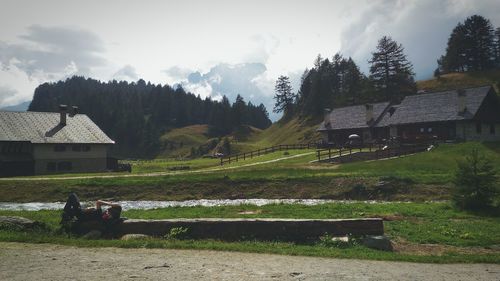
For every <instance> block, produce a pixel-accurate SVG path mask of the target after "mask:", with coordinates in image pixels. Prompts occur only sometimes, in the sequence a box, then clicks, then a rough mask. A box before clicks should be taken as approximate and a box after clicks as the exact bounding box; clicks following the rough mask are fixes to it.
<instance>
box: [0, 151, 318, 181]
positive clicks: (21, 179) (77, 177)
mask: <svg viewBox="0 0 500 281" xmlns="http://www.w3.org/2000/svg"><path fill="white" fill-rule="evenodd" d="M313 153H314V152H308V153H302V154H297V155H292V156H287V157H281V158H277V159H272V160H267V161H260V162H255V163H249V164H243V165H239V166H231V167H218V168H213V167H211V168H205V169H200V170H194V171H180V172H154V173H143V174H120V175H106V174H104V175H92V176H68V177H57V176H56V177H29V178H26V177H14V178H0V181H43V180H81V179H106V178H134V177H157V176H167V175H182V174H195V173H210V172H217V171H223V170H232V169H239V168H244V167H250V166H257V165H263V164H269V163H274V162H279V161H283V160H288V159H293V158H297V157H302V156H306V155H311V154H313Z"/></svg>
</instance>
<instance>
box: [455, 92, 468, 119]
mask: <svg viewBox="0 0 500 281" xmlns="http://www.w3.org/2000/svg"><path fill="white" fill-rule="evenodd" d="M457 94H458V114H464V113H465V111H466V110H467V107H466V106H465V98H466V96H467V95H466V93H465V91H464V90H457Z"/></svg>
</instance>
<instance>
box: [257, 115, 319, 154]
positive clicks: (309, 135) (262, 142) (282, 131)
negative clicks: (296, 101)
mask: <svg viewBox="0 0 500 281" xmlns="http://www.w3.org/2000/svg"><path fill="white" fill-rule="evenodd" d="M320 122H321V120H301V119H299V118H297V117H295V118H292V119H290V120H286V121H283V120H280V121H278V122H276V123H274V124H273V125H271V127H269V128H267V129H266V130H264V131H262V132H261V133H260V134H257V135H255V136H254V137H253V138H250V139H249V140H248V141H249V142H253V143H254V145H256V146H259V147H267V146H273V145H277V144H294V143H307V142H311V141H315V140H318V139H320V134H319V133H318V132H316V129H317V128H318V127H319V124H320Z"/></svg>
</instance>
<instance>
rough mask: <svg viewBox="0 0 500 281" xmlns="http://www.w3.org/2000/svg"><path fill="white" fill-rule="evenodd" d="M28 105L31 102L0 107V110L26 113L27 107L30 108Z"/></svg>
mask: <svg viewBox="0 0 500 281" xmlns="http://www.w3.org/2000/svg"><path fill="white" fill-rule="evenodd" d="M30 103H31V101H25V102H22V103H20V104H16V105H11V106H6V107H1V108H0V110H3V111H27V110H28V107H29V106H30Z"/></svg>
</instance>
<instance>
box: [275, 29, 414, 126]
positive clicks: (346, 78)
mask: <svg viewBox="0 0 500 281" xmlns="http://www.w3.org/2000/svg"><path fill="white" fill-rule="evenodd" d="M369 63H370V74H369V76H366V75H365V74H363V73H362V72H361V71H360V69H359V66H358V65H357V64H356V63H355V62H354V60H353V59H352V58H345V57H343V56H342V55H341V54H340V53H337V54H335V55H334V56H333V58H332V59H331V60H330V59H328V58H326V59H324V58H322V57H321V56H320V55H318V57H317V58H316V60H315V62H314V67H313V68H312V69H310V70H309V69H306V71H305V72H304V74H303V75H302V77H301V83H300V88H299V90H298V91H297V92H296V93H294V92H293V89H292V87H291V85H290V79H289V77H287V76H280V77H279V78H278V80H277V81H276V86H275V93H276V94H275V97H274V98H275V101H276V102H275V107H274V111H275V112H283V113H284V115H285V116H290V115H296V114H298V115H302V116H320V115H321V114H322V113H323V110H324V109H325V108H326V107H333V108H336V107H342V106H347V105H354V104H362V103H367V102H377V101H382V100H384V101H386V100H398V99H401V97H402V96H405V95H409V94H412V93H415V92H416V89H417V87H416V84H415V80H414V75H415V73H414V72H413V66H412V64H411V62H409V61H408V59H407V58H406V55H405V54H404V48H403V46H402V45H401V44H399V43H397V42H396V41H394V40H393V39H392V38H391V37H388V36H384V37H382V38H381V39H380V40H379V41H378V44H377V47H376V50H375V51H374V52H373V53H372V58H371V59H370V61H369Z"/></svg>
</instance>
